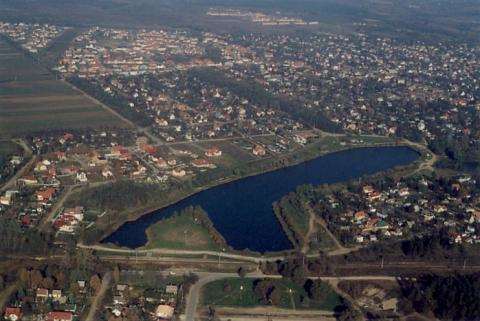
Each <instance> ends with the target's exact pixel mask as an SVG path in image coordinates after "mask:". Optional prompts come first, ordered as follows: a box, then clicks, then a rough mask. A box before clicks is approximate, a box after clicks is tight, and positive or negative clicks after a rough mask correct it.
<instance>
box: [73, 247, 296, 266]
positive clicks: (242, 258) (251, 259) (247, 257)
mask: <svg viewBox="0 0 480 321" xmlns="http://www.w3.org/2000/svg"><path fill="white" fill-rule="evenodd" d="M77 246H78V247H79V248H84V249H91V250H96V251H107V252H111V253H120V254H121V253H124V254H135V253H137V254H148V253H151V254H166V255H169V254H170V255H211V256H217V257H220V258H227V259H233V260H239V261H247V262H253V263H260V262H264V261H276V260H281V259H285V257H286V256H284V255H282V256H275V257H260V256H250V255H243V254H234V253H228V252H219V251H194V250H173V249H150V250H131V249H115V248H111V247H108V246H103V245H84V244H78V245H77Z"/></svg>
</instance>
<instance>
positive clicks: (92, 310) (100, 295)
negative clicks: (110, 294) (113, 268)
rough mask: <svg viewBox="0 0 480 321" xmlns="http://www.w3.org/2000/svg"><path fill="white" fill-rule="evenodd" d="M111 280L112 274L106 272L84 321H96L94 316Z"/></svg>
mask: <svg viewBox="0 0 480 321" xmlns="http://www.w3.org/2000/svg"><path fill="white" fill-rule="evenodd" d="M111 280H112V274H111V272H107V273H106V274H105V275H104V276H103V279H102V286H101V287H100V290H99V291H98V293H97V294H96V295H95V297H94V298H93V300H92V304H91V305H90V310H89V311H88V315H87V317H86V318H85V321H95V320H97V319H96V318H95V315H96V313H97V311H98V308H99V306H100V304H101V303H102V301H103V298H104V296H105V293H107V290H108V287H109V286H110V282H111Z"/></svg>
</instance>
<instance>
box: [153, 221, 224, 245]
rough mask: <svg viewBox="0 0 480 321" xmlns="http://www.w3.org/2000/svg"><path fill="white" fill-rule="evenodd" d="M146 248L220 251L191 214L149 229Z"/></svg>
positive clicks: (162, 222)
mask: <svg viewBox="0 0 480 321" xmlns="http://www.w3.org/2000/svg"><path fill="white" fill-rule="evenodd" d="M147 236H148V243H147V245H146V246H145V248H148V249H152V248H170V249H189V250H218V249H219V246H217V245H216V244H215V242H214V241H213V240H212V238H211V237H210V235H209V234H208V230H207V229H206V228H204V227H203V226H201V225H200V224H199V223H198V222H196V221H195V220H194V218H193V216H192V214H191V213H190V212H181V213H180V214H177V215H174V216H172V217H170V218H167V219H164V220H161V221H160V222H158V223H156V224H154V225H152V226H151V227H149V228H148V229H147Z"/></svg>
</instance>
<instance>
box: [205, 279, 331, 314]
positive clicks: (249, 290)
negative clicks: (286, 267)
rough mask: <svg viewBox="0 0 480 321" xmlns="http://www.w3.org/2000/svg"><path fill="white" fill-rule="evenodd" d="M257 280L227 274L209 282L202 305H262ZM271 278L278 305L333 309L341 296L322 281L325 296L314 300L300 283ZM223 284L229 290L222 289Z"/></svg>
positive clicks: (291, 307)
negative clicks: (278, 295)
mask: <svg viewBox="0 0 480 321" xmlns="http://www.w3.org/2000/svg"><path fill="white" fill-rule="evenodd" d="M258 281H259V280H258V279H247V278H244V279H241V278H229V279H225V280H219V281H215V282H212V283H209V284H207V285H206V286H205V287H204V288H203V291H202V305H203V306H226V307H245V308H248V307H255V306H262V305H264V304H263V303H262V301H261V297H260V296H259V295H258V294H257V293H255V290H254V288H255V284H256V282H258ZM271 282H272V284H273V285H274V286H275V287H278V289H279V290H280V292H281V296H280V301H279V304H278V305H276V306H277V307H279V308H284V309H294V308H295V309H312V310H325V311H332V310H333V309H334V308H335V307H336V306H337V305H339V304H340V303H341V298H340V296H339V295H338V294H337V293H336V292H335V291H334V290H333V289H331V288H330V286H328V285H327V284H325V287H326V290H325V295H324V299H323V300H321V301H315V300H312V299H309V298H308V295H307V292H306V291H305V289H304V288H303V287H302V286H299V285H297V284H295V283H293V282H292V281H290V280H288V279H276V280H271ZM227 284H228V286H227ZM226 288H228V290H225V289H226ZM290 290H291V291H290Z"/></svg>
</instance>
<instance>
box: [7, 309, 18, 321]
mask: <svg viewBox="0 0 480 321" xmlns="http://www.w3.org/2000/svg"><path fill="white" fill-rule="evenodd" d="M21 318H22V309H20V308H10V307H9V308H6V309H5V314H4V319H5V320H9V321H18V320H20V319H21Z"/></svg>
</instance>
